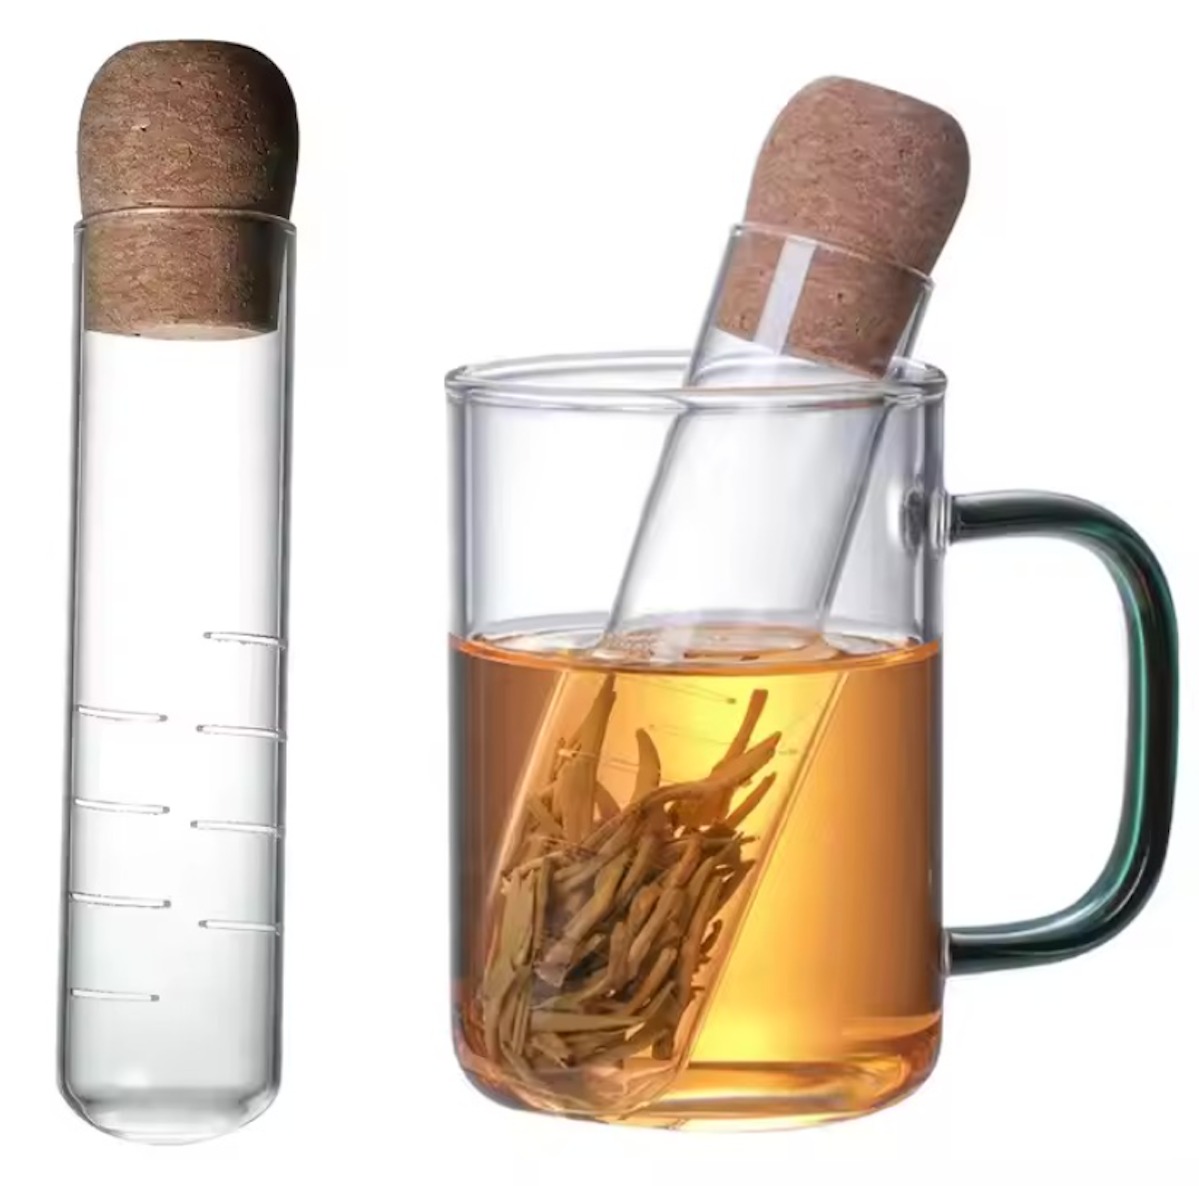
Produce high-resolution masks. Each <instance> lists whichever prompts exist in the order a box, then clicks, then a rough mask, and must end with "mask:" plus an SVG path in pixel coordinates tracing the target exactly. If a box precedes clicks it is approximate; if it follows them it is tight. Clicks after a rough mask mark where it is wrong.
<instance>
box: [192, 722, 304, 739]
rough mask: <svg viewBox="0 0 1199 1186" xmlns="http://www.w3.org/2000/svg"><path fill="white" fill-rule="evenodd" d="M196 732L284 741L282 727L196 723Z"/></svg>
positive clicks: (217, 735) (216, 735) (210, 735)
mask: <svg viewBox="0 0 1199 1186" xmlns="http://www.w3.org/2000/svg"><path fill="white" fill-rule="evenodd" d="M196 732H197V733H204V734H206V735H207V736H209V737H257V738H259V739H260V740H262V741H280V742H282V741H286V740H287V738H286V737H285V736H284V735H283V730H282V729H259V728H256V727H255V726H253V725H197V726H196Z"/></svg>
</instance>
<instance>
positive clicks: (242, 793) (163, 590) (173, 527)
mask: <svg viewBox="0 0 1199 1186" xmlns="http://www.w3.org/2000/svg"><path fill="white" fill-rule="evenodd" d="M170 214H171V212H169V211H168V212H159V211H146V212H143V213H140V214H136V215H122V216H121V217H126V218H128V217H134V218H146V219H152V218H155V217H169V216H170ZM105 217H112V216H105ZM217 217H222V218H226V219H233V220H238V219H241V220H246V221H247V223H248V222H250V221H251V220H253V221H256V222H257V223H260V224H261V225H258V226H255V227H253V228H252V229H251V232H250V233H252V234H253V235H254V236H256V237H257V238H258V239H261V238H262V237H263V236H265V237H267V238H268V239H269V240H271V242H272V250H273V252H274V254H275V258H276V259H278V260H280V261H282V267H281V268H280V269H279V272H278V278H277V283H278V285H279V291H278V294H277V310H278V317H277V322H276V323H275V328H274V329H273V331H272V332H262V333H256V332H246V333H235V334H217V335H208V336H207V338H206V337H205V336H203V335H202V336H195V335H193V334H187V333H185V334H183V335H181V336H175V337H172V338H161V337H137V336H126V335H123V334H115V333H100V332H93V331H89V330H88V329H87V328H86V326H87V325H88V323H89V318H88V316H87V313H88V310H87V309H86V308H85V307H83V303H84V302H85V301H86V299H87V298H86V296H85V295H84V294H85V292H86V285H85V284H84V283H83V276H82V272H83V269H84V267H85V260H86V256H87V252H86V245H87V236H88V235H89V234H90V233H93V231H92V227H94V225H95V221H96V220H92V222H91V223H88V224H83V225H81V226H80V228H78V230H77V235H76V258H77V272H76V292H77V297H78V301H79V304H78V305H77V308H78V313H79V321H78V326H79V328H78V342H77V365H76V425H75V430H76V438H75V448H74V465H75V475H74V477H75V501H74V516H75V521H74V525H73V532H72V536H73V554H72V621H71V657H70V671H69V704H68V718H69V727H68V753H67V759H68V760H67V780H66V784H67V785H66V798H65V805H64V850H65V851H64V866H63V904H62V909H63V921H62V945H61V985H60V1002H59V1008H60V1046H59V1082H60V1088H61V1090H62V1092H63V1094H64V1096H65V1098H66V1099H67V1101H68V1102H69V1103H70V1104H71V1106H72V1107H73V1108H74V1109H75V1110H76V1111H77V1112H78V1113H79V1114H80V1115H81V1116H82V1117H84V1118H85V1119H86V1120H87V1121H89V1122H90V1123H91V1124H93V1125H95V1126H96V1127H97V1128H100V1129H102V1130H104V1131H107V1132H110V1133H112V1134H114V1135H118V1136H121V1137H126V1138H130V1139H134V1140H142V1141H148V1142H156V1143H177V1142H185V1141H192V1140H199V1139H203V1138H206V1137H211V1136H216V1135H219V1134H221V1133H223V1132H226V1131H229V1130H231V1129H234V1128H237V1127H238V1126H240V1125H242V1124H245V1123H246V1122H248V1121H249V1120H252V1119H253V1118H254V1117H255V1116H257V1115H259V1114H261V1112H263V1111H264V1110H265V1109H266V1108H267V1107H268V1106H269V1104H270V1103H271V1101H272V1099H273V1098H274V1096H275V1093H276V1091H277V1088H278V1083H279V1072H280V1049H279V1042H280V1000H281V996H280V988H281V981H280V976H281V966H282V964H281V960H282V935H281V930H282V917H283V916H282V885H283V859H282V857H283V845H282V836H283V825H284V748H285V742H286V732H285V730H286V719H285V718H286V694H285V688H286V684H285V676H286V645H287V532H288V470H289V419H290V359H291V350H290V344H291V305H292V301H291V291H292V288H291V276H292V258H293V230H292V228H291V226H290V225H289V224H287V223H284V222H282V221H279V220H266V219H260V218H258V216H255V215H250V214H246V215H243V214H239V213H235V212H230V213H224V214H221V215H219V216H217Z"/></svg>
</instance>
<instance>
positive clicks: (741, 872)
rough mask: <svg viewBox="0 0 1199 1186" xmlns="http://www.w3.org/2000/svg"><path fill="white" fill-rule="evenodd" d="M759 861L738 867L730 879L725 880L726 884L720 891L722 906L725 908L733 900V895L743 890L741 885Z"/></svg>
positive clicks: (745, 863)
mask: <svg viewBox="0 0 1199 1186" xmlns="http://www.w3.org/2000/svg"><path fill="white" fill-rule="evenodd" d="M756 864H757V861H745V862H744V863H743V864H740V865H738V866H737V868H736V869H734V870H733V872H732V873H731V874H729V876H728V877H726V878H725V879H724V883H723V885H722V887H721V891H720V906H721V908H722V909H723V907H724V906H725V905H726V904H727V903H728V902H729V901H730V900H731V899H732V897H733V895H734V894H735V893H736V892H737V890H738V889H740V888H741V884H742V883H743V882H744V881H745V879H746V878H747V877H748V876H749V875H750V872H751V871H752V869H753V867H754V866H755V865H756Z"/></svg>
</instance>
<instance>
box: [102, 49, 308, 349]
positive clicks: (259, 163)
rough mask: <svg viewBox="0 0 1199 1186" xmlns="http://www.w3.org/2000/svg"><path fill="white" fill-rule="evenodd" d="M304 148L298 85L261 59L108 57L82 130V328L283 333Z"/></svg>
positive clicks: (239, 55)
mask: <svg viewBox="0 0 1199 1186" xmlns="http://www.w3.org/2000/svg"><path fill="white" fill-rule="evenodd" d="M298 153H299V129H298V123H297V119H296V107H295V100H294V98H293V97H292V93H291V89H290V87H289V86H288V84H287V80H286V78H284V76H283V74H282V73H281V71H280V70H279V68H278V67H277V66H275V64H274V63H273V62H271V61H270V59H269V58H266V57H265V56H263V55H262V54H261V53H259V52H258V51H257V50H254V49H250V48H248V47H246V46H242V45H233V44H227V43H224V42H215V41H155V42H143V43H139V44H137V45H131V46H129V47H127V48H126V49H123V50H121V51H120V52H119V53H117V54H115V55H113V57H111V58H109V59H108V61H107V62H105V63H104V65H103V66H101V68H100V70H99V72H98V73H97V74H96V76H95V78H94V79H93V80H92V84H91V86H90V87H89V89H88V92H87V96H86V98H85V100H84V103H83V111H82V114H81V116H80V121H79V189H80V197H81V202H82V208H83V216H84V224H85V230H84V256H83V278H84V318H85V325H86V328H88V329H90V330H98V331H102V332H107V333H120V334H137V335H145V336H154V337H234V336H241V335H244V334H249V333H263V332H269V331H271V330H273V329H274V328H276V325H277V321H278V311H279V298H280V292H281V287H282V283H283V272H284V258H285V253H286V251H287V239H288V235H289V231H288V228H287V226H286V225H285V224H283V223H281V222H279V221H278V220H280V219H287V218H288V217H289V216H290V213H291V203H292V196H293V194H294V191H295V182H296V166H297V160H298Z"/></svg>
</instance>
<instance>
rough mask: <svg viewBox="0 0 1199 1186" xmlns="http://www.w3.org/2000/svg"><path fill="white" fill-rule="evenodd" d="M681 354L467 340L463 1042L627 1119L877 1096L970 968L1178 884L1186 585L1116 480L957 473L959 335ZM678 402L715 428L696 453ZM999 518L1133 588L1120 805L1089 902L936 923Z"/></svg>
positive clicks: (1053, 947) (1096, 932) (456, 763)
mask: <svg viewBox="0 0 1199 1186" xmlns="http://www.w3.org/2000/svg"><path fill="white" fill-rule="evenodd" d="M701 353H702V352H701ZM688 362H689V360H688V357H687V356H685V355H682V354H657V355H609V356H595V357H575V358H547V359H532V360H522V361H516V362H510V363H497V364H491V365H487V366H481V367H472V368H464V369H462V370H458V371H455V372H453V373H452V374H451V375H450V377H449V381H448V394H449V400H450V418H451V443H452V449H453V455H454V458H455V467H454V473H453V478H452V482H453V494H454V508H455V509H454V539H455V546H456V550H455V556H456V572H455V580H454V588H455V605H454V614H453V620H452V637H451V640H450V641H451V665H452V666H451V670H452V673H453V681H452V685H453V697H454V699H453V724H454V732H453V735H452V750H451V759H452V769H453V793H454V844H455V865H456V873H455V880H454V892H455V901H454V927H455V942H454V1005H455V1012H454V1017H455V1040H456V1047H457V1054H458V1058H459V1061H460V1063H461V1065H462V1067H463V1069H464V1070H465V1072H466V1074H467V1076H468V1077H469V1079H470V1080H471V1082H473V1083H474V1084H475V1085H476V1086H477V1087H478V1088H479V1089H480V1090H481V1091H483V1092H484V1093H485V1094H487V1095H488V1096H489V1097H491V1098H493V1099H496V1100H498V1101H501V1102H503V1103H506V1104H508V1105H510V1106H516V1107H525V1108H533V1109H538V1110H543V1111H548V1112H554V1113H558V1114H562V1115H566V1116H574V1117H584V1118H588V1119H592V1120H601V1121H605V1122H610V1123H622V1124H631V1125H643V1126H650V1127H663V1128H737V1129H761V1128H774V1127H794V1126H797V1125H805V1124H812V1123H820V1122H823V1121H826V1120H832V1119H839V1118H845V1117H850V1116H857V1115H863V1114H865V1113H869V1112H872V1111H874V1110H876V1109H878V1108H880V1107H883V1106H885V1105H887V1104H889V1103H892V1102H894V1101H896V1100H898V1099H901V1098H903V1097H904V1096H906V1095H907V1094H909V1093H910V1092H911V1091H913V1090H914V1089H915V1088H916V1087H918V1086H919V1085H920V1084H921V1083H922V1082H923V1081H924V1080H925V1079H926V1078H927V1077H928V1075H929V1074H930V1073H931V1071H932V1069H933V1067H934V1065H935V1062H936V1059H937V1054H938V1051H939V1047H940V1038H941V1016H942V1014H941V1009H942V992H943V986H944V983H945V980H946V978H947V976H948V975H949V974H951V973H967V972H978V971H987V970H991V969H997V968H1005V967H1017V966H1027V965H1030V964H1039V963H1046V962H1049V961H1052V960H1058V959H1064V958H1067V957H1069V956H1072V955H1076V954H1078V953H1080V952H1083V951H1087V950H1090V949H1091V948H1093V947H1095V946H1098V945H1099V944H1101V943H1103V942H1106V941H1107V940H1108V939H1110V938H1111V937H1112V936H1113V935H1115V934H1117V933H1118V932H1119V931H1120V930H1121V929H1122V928H1123V927H1124V926H1126V925H1127V924H1128V923H1129V922H1130V921H1131V920H1132V919H1133V918H1134V917H1135V916H1136V914H1137V913H1138V911H1139V910H1140V909H1141V907H1142V906H1143V905H1144V903H1145V901H1146V900H1147V899H1148V897H1149V895H1150V894H1151V893H1152V891H1153V888H1154V886H1155V885H1156V884H1157V880H1158V877H1159V874H1160V871H1161V867H1162V862H1163V860H1164V857H1165V852H1166V846H1167V841H1168V836H1169V829H1170V818H1171V811H1172V804H1173V784H1174V771H1175V761H1176V749H1177V695H1178V693H1177V687H1178V659H1177V640H1176V635H1175V625H1174V615H1173V607H1172V603H1171V599H1170V593H1169V588H1168V586H1167V584H1166V581H1165V577H1164V575H1163V574H1162V572H1161V570H1160V567H1159V566H1158V564H1157V562H1156V560H1155V558H1154V557H1153V554H1152V553H1151V552H1150V550H1149V549H1148V547H1147V546H1146V545H1145V543H1144V541H1143V540H1141V538H1140V537H1139V536H1137V535H1136V533H1135V532H1134V531H1132V529H1131V528H1130V527H1128V525H1127V524H1125V523H1123V522H1122V521H1120V520H1119V519H1117V518H1116V517H1115V516H1114V515H1112V514H1110V513H1109V512H1107V511H1104V510H1103V509H1102V508H1099V507H1095V506H1093V505H1091V504H1087V503H1082V502H1080V501H1078V500H1074V499H1069V498H1065V497H1062V496H1058V495H1048V494H1035V493H1034V494H1010V495H1007V494H999V495H973V496H960V497H956V498H950V497H948V496H947V495H946V494H945V492H944V490H943V488H942V434H941V418H942V394H943V391H944V377H943V376H942V375H941V374H940V373H939V372H938V371H936V370H935V369H934V368H931V367H926V366H923V365H920V364H917V363H910V362H903V361H900V362H898V363H897V364H896V365H895V366H894V367H893V368H892V372H891V373H890V374H889V375H888V377H887V378H885V379H882V380H878V381H866V380H852V379H848V378H846V377H845V376H843V375H838V374H835V373H831V372H830V371H829V370H828V369H827V368H824V367H821V366H819V365H816V364H811V363H805V362H801V361H799V360H795V359H790V358H788V357H785V356H784V355H782V354H780V353H778V352H777V350H776V349H774V348H773V347H772V348H771V349H768V350H766V351H764V352H755V351H753V350H749V351H744V350H739V351H738V353H737V354H736V357H735V359H734V361H733V366H732V371H730V372H729V374H730V375H732V376H735V380H736V382H735V385H733V386H728V387H722V386H720V385H717V384H715V383H712V382H711V380H712V379H713V378H714V376H715V375H716V374H717V373H718V372H719V371H720V365H716V366H715V367H713V368H712V369H710V370H709V371H708V373H707V374H706V376H705V382H704V383H703V384H702V385H700V386H692V385H688V384H687V383H686V382H685V380H686V378H687V374H688V371H687V367H688ZM758 367H761V368H762V370H761V372H760V373H761V375H762V381H761V382H760V383H755V382H754V381H753V376H754V374H755V373H757V372H756V368H758ZM680 425H683V426H684V429H683V432H685V433H687V434H693V435H698V436H699V437H701V438H702V441H701V442H700V443H701V445H702V447H701V448H699V449H698V450H690V452H693V453H694V454H695V456H694V457H691V456H688V457H687V458H686V459H685V463H684V464H682V465H675V464H673V462H674V461H677V460H678V457H677V455H673V456H672V449H673V448H676V447H677V444H678V438H679V436H680V432H679V426H680ZM864 443H865V447H864ZM663 457H665V458H666V459H667V461H668V462H672V464H666V465H663V464H661V459H662V458H663ZM693 461H694V462H695V464H692V462H693ZM847 479H848V480H847ZM847 489H849V490H850V491H851V492H852V497H850V498H848V499H846V497H844V494H845V491H846V490H847ZM847 511H848V513H847ZM1009 534H1031V535H1043V536H1052V537H1055V538H1058V539H1061V540H1064V541H1067V542H1070V543H1073V544H1078V545H1081V546H1084V547H1086V548H1088V549H1089V550H1091V551H1092V552H1094V553H1095V554H1096V555H1097V556H1099V557H1100V559H1101V560H1102V561H1103V562H1104V564H1105V566H1106V567H1107V569H1108V571H1109V573H1110V574H1111V576H1112V577H1113V579H1114V580H1115V582H1116V585H1117V587H1118V589H1119V592H1120V595H1121V599H1122V601H1123V604H1124V608H1125V616H1126V621H1127V627H1128V646H1129V659H1130V663H1129V669H1130V685H1129V741H1128V761H1127V774H1126V784H1125V785H1126V790H1125V799H1124V809H1123V814H1122V818H1121V823H1120V827H1119V830H1118V833H1117V836H1116V839H1115V842H1114V844H1113V848H1112V852H1111V856H1110V858H1109V860H1108V862H1107V864H1106V866H1105V867H1104V869H1103V870H1102V871H1101V873H1100V875H1099V877H1098V878H1097V880H1096V881H1095V883H1094V884H1093V885H1092V886H1091V887H1090V888H1089V889H1088V890H1087V891H1086V892H1085V893H1084V894H1083V895H1082V896H1081V897H1080V898H1079V899H1078V900H1077V901H1076V902H1075V903H1073V904H1072V905H1070V906H1069V907H1067V908H1066V909H1064V910H1061V911H1059V912H1057V913H1055V914H1052V915H1048V916H1045V917H1043V918H1038V919H1031V920H1025V921H1020V922H1015V923H1008V924H1000V925H995V926H984V927H968V928H945V927H944V926H943V923H942V920H941V890H940V877H941V856H940V853H941V849H940V844H941V832H940V819H941V806H940V805H941V786H940V769H941V764H940V721H941V679H940V622H941V566H942V558H943V553H944V549H945V547H946V545H947V544H949V543H951V542H956V541H959V540H969V539H987V538H994V537H998V536H1002V535H1009ZM797 558H798V562H797ZM831 558H835V563H833V564H832V565H831V568H830V565H829V560H830V559H831ZM820 574H825V575H824V577H823V579H819V580H814V579H811V578H812V577H813V575H820Z"/></svg>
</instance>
